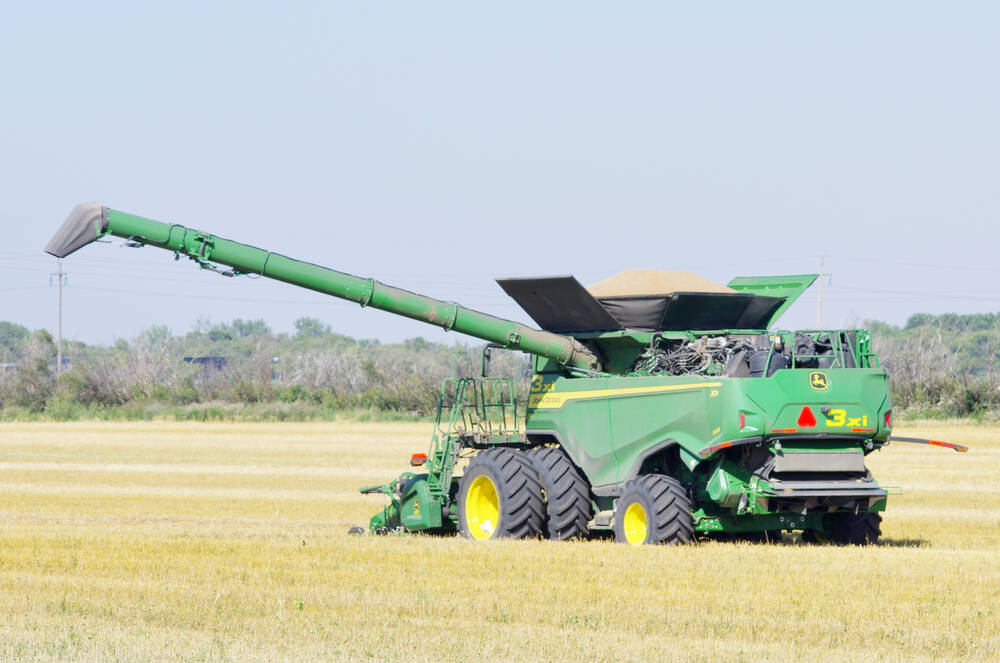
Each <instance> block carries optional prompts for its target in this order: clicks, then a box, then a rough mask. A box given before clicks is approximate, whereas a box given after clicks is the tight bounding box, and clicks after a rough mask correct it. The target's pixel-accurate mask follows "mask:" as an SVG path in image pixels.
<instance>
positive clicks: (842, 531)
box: [833, 513, 882, 546]
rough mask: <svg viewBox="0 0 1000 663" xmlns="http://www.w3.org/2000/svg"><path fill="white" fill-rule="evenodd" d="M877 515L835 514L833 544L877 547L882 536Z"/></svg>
mask: <svg viewBox="0 0 1000 663" xmlns="http://www.w3.org/2000/svg"><path fill="white" fill-rule="evenodd" d="M881 523H882V516H880V515H879V514H877V513H857V514H854V513H835V514H833V542H834V543H839V544H841V545H847V546H877V545H878V538H879V537H880V536H881V535H882V529H881V528H880V527H879V525H880V524H881Z"/></svg>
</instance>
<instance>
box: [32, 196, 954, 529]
mask: <svg viewBox="0 0 1000 663" xmlns="http://www.w3.org/2000/svg"><path fill="white" fill-rule="evenodd" d="M104 235H115V236H118V237H122V238H124V239H126V240H127V241H128V242H129V243H130V245H134V246H146V245H148V246H154V247H158V248H162V249H166V250H168V251H172V252H174V253H175V255H176V256H178V257H180V256H186V257H188V258H190V259H191V260H193V261H194V262H195V263H197V264H198V265H199V266H200V267H201V268H203V269H210V270H213V271H220V272H222V273H224V274H226V275H227V276H239V275H245V274H254V275H260V276H266V277H269V278H273V279H277V280H280V281H284V282H286V283H290V284H292V285H295V286H299V287H304V288H309V289H311V290H316V291H318V292H323V293H326V294H329V295H331V296H334V297H339V298H342V299H347V300H350V301H354V302H357V303H358V304H360V305H361V306H371V307H374V308H379V309H382V310H386V311H390V312H393V313H396V314H399V315H403V316H405V317H408V318H412V319H416V320H421V321H423V322H427V323H429V324H433V325H436V326H438V327H442V328H444V329H445V330H455V331H458V332H461V333H465V334H468V335H470V336H474V337H476V338H480V339H484V340H486V341H488V342H489V345H487V347H486V350H485V352H487V353H488V352H490V351H492V350H493V349H494V348H497V347H500V348H506V349H510V350H520V351H522V352H526V353H528V354H529V355H532V357H533V362H534V373H533V376H532V378H531V384H530V390H529V396H528V399H527V403H526V404H525V403H519V402H518V398H517V393H518V391H517V388H516V387H517V385H515V384H514V382H513V381H512V380H508V379H501V378H487V377H485V374H486V371H485V365H486V360H485V357H484V371H483V375H484V376H483V377H467V378H461V379H457V380H449V381H447V382H446V383H445V385H444V387H443V389H442V395H441V399H440V402H439V405H438V412H437V421H436V424H435V427H434V434H433V437H432V441H431V447H430V449H429V451H428V453H426V454H415V455H414V456H413V457H412V458H411V460H410V464H411V465H412V466H413V467H414V468H415V469H417V470H419V471H416V472H404V473H402V474H401V475H400V476H399V477H398V478H396V479H395V480H393V481H391V482H389V483H388V484H385V485H378V486H370V487H367V488H363V489H362V492H364V493H381V494H383V495H384V496H385V498H386V506H385V507H384V508H383V509H382V511H380V512H379V513H377V514H376V515H375V516H373V517H372V519H371V522H370V523H369V528H368V529H369V530H370V531H372V532H375V533H385V532H389V531H409V532H417V531H428V532H454V531H458V532H461V533H462V534H463V535H465V536H467V537H470V538H473V539H492V538H497V537H511V538H524V537H535V536H544V537H548V538H551V539H568V538H574V537H580V536H585V535H587V534H588V533H591V532H594V531H599V530H612V531H613V532H614V535H615V538H616V539H617V540H619V541H622V542H625V543H630V544H645V543H686V542H689V541H691V540H693V539H694V538H695V536H696V533H698V534H702V535H707V536H724V537H742V538H750V539H757V540H767V539H770V538H772V537H776V536H779V535H780V533H781V532H782V531H793V530H802V531H803V533H804V534H803V535H804V537H806V538H808V539H811V540H813V541H834V542H837V543H851V544H871V543H876V542H877V541H878V538H879V535H880V529H879V524H880V522H881V516H880V513H881V512H882V511H884V510H885V506H886V495H887V493H886V490H885V489H884V488H883V487H881V486H879V484H878V482H877V481H876V480H875V478H874V477H872V475H871V473H870V472H869V471H868V469H867V467H866V466H865V457H866V456H867V455H868V454H869V453H871V452H873V451H875V450H878V449H880V448H882V447H883V446H885V445H886V444H887V443H888V442H889V441H890V440H892V439H897V440H898V441H905V442H924V443H929V444H935V445H938V446H944V447H950V448H953V449H955V450H957V451H965V450H966V449H965V448H964V447H960V446H958V445H950V444H947V443H944V442H935V441H929V440H914V439H910V438H891V437H890V433H891V428H892V403H891V401H890V398H889V379H888V375H887V374H886V372H885V371H884V370H883V369H881V368H879V366H878V358H877V357H876V356H875V354H874V353H873V352H872V350H871V342H870V338H869V334H868V332H867V331H865V330H859V329H854V330H802V331H769V330H771V328H772V327H773V325H774V323H775V321H776V320H777V319H778V318H779V317H780V315H781V314H782V313H783V312H784V311H785V310H786V309H787V308H788V307H789V306H790V305H791V304H792V303H793V302H794V301H795V300H796V299H797V298H798V297H799V295H801V294H802V292H803V291H805V289H806V288H808V287H809V286H810V285H811V284H812V283H813V281H814V280H815V278H816V276H815V275H798V276H778V277H742V278H736V279H733V280H732V281H731V282H730V283H729V284H728V285H727V286H721V285H718V284H715V283H712V282H710V281H706V280H704V279H701V278H699V277H697V276H694V275H692V274H686V273H679V272H663V271H656V270H632V271H629V272H624V273H623V274H620V275H618V276H616V277H612V278H611V279H608V280H606V281H602V282H600V283H597V284H594V285H592V286H590V287H587V288H585V287H583V286H582V285H581V284H580V283H579V282H577V280H576V279H575V278H573V277H571V276H560V277H547V278H531V279H504V280H499V281H498V283H499V285H500V286H501V288H503V289H504V291H505V292H507V293H508V294H509V295H510V296H511V297H512V298H513V299H514V300H516V301H517V302H518V304H519V305H520V306H521V307H522V308H523V309H524V310H525V312H526V313H527V314H528V315H529V316H531V318H532V319H533V320H534V321H535V322H536V323H537V324H538V326H539V327H540V329H533V328H531V327H527V326H525V325H521V324H519V323H516V322H512V321H509V320H504V319H502V318H497V317H494V316H491V315H487V314H485V313H480V312H478V311H472V310H470V309H466V308H464V307H462V306H459V305H458V304H454V303H450V302H443V301H439V300H436V299H432V298H429V297H424V296H422V295H417V294H414V293H411V292H407V291H405V290H401V289H399V288H394V287H391V286H387V285H385V284H382V283H379V282H378V281H375V280H374V279H365V278H359V277H357V276H352V275H350V274H344V273H342V272H337V271H334V270H332V269H327V268H325V267H320V266H318V265H314V264H311V263H306V262H302V261H299V260H295V259H292V258H288V257H285V256H282V255H279V254H275V253H272V252H270V251H266V250H263V249H258V248H255V247H252V246H247V245H245V244H240V243H237V242H233V241H231V240H227V239H223V238H220V237H216V236H214V235H211V234H208V233H205V232H201V231H197V230H191V229H188V228H185V227H183V226H180V225H177V224H166V223H161V222H159V221H153V220H151V219H145V218H142V217H138V216H134V215H131V214H126V213H124V212H118V211H116V210H112V209H108V208H106V207H102V206H100V205H98V204H96V203H91V204H85V205H79V206H77V208H76V209H74V210H73V212H72V213H71V214H70V216H69V218H68V219H67V220H66V222H65V223H64V224H63V226H62V228H60V230H59V232H58V233H57V234H56V236H55V237H53V239H52V241H51V242H50V243H49V245H48V246H47V247H46V249H45V250H46V251H47V252H49V253H51V254H52V255H55V256H57V257H60V258H61V257H64V256H66V255H68V254H70V253H72V252H74V251H76V250H78V249H80V248H82V247H83V246H86V245H87V244H89V243H91V242H93V241H94V240H96V239H97V238H99V237H101V236H104ZM220 266H221V267H220ZM362 531H363V530H362Z"/></svg>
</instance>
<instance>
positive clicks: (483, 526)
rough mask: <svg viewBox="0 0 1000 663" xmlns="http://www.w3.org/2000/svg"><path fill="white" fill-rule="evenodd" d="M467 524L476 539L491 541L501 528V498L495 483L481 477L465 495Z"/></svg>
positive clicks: (474, 480)
mask: <svg viewBox="0 0 1000 663" xmlns="http://www.w3.org/2000/svg"><path fill="white" fill-rule="evenodd" d="M465 524H466V525H467V526H468V528H469V534H470V535H471V536H472V538H474V539H489V538H490V537H492V536H493V533H494V532H496V531H497V529H499V528H500V497H499V495H497V487H496V486H495V485H493V481H492V480H491V479H490V478H489V477H488V476H484V475H480V476H478V477H476V478H475V479H473V480H472V483H471V484H469V490H468V491H467V492H466V494H465Z"/></svg>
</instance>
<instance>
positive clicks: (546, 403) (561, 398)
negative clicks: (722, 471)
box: [528, 382, 722, 409]
mask: <svg viewBox="0 0 1000 663" xmlns="http://www.w3.org/2000/svg"><path fill="white" fill-rule="evenodd" d="M721 386H722V383H721V382H696V383H693V384H665V385H660V386H658V387H622V388H621V389H591V390H589V391H560V392H553V391H550V392H547V393H544V394H532V395H530V396H529V397H528V407H529V408H536V409H549V408H560V407H562V406H563V405H565V404H566V401H575V400H580V399H583V398H614V397H615V396H636V395H638V394H657V393H661V392H666V391H689V390H692V389H709V388H715V387H721Z"/></svg>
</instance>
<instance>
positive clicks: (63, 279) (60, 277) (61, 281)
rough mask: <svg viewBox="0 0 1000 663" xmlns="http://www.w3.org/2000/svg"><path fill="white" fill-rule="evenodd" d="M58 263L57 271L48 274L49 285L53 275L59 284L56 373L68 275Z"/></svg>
mask: <svg viewBox="0 0 1000 663" xmlns="http://www.w3.org/2000/svg"><path fill="white" fill-rule="evenodd" d="M57 262H58V264H59V271H58V272H51V273H50V274H49V285H50V286H51V285H52V278H53V277H55V278H56V280H57V283H56V285H57V286H59V326H58V327H57V328H56V373H62V365H63V361H62V290H63V285H65V283H66V277H67V276H68V275H67V274H66V273H65V272H63V269H62V260H58V261H57Z"/></svg>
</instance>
